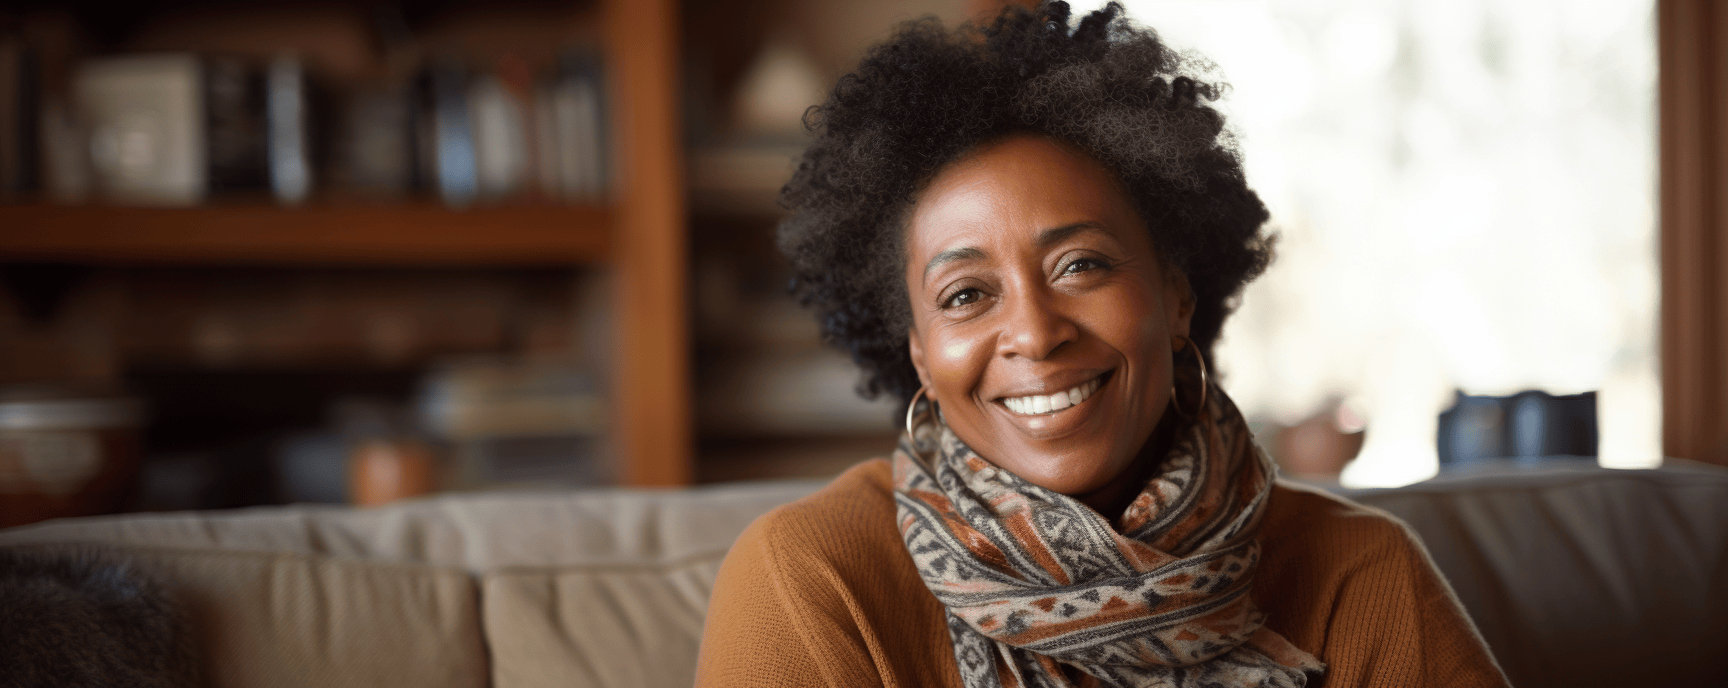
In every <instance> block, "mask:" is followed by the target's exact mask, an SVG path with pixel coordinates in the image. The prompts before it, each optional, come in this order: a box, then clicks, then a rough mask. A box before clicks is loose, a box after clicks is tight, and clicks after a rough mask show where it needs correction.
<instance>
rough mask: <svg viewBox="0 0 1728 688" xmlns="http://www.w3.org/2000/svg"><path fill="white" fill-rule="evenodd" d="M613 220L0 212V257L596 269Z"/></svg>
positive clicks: (560, 215) (494, 213)
mask: <svg viewBox="0 0 1728 688" xmlns="http://www.w3.org/2000/svg"><path fill="white" fill-rule="evenodd" d="M611 225H612V221H611V213H610V212H609V211H607V210H603V209H597V208H565V207H554V206H521V207H496V208H476V209H469V210H451V209H449V208H446V207H444V206H441V205H437V204H433V203H424V204H415V205H370V206H342V205H330V206H316V205H315V206H308V207H301V208H281V207H275V206H270V205H224V206H214V207H200V208H127V207H109V206H60V205H18V206H0V260H67V261H77V262H95V263H127V264H135V263H155V264H208V263H219V264H268V265H292V264H362V265H456V266H492V265H499V266H530V265H568V264H598V263H604V262H605V261H606V260H607V259H608V258H609V257H610V252H609V248H610V245H611Z"/></svg>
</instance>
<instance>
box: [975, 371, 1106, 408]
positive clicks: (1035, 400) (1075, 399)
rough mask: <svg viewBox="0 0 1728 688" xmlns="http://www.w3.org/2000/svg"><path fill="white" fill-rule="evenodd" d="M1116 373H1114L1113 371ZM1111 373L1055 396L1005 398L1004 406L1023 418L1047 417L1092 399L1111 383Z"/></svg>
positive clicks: (1003, 400)
mask: <svg viewBox="0 0 1728 688" xmlns="http://www.w3.org/2000/svg"><path fill="white" fill-rule="evenodd" d="M1112 372H1114V371H1112ZM1109 379H1110V373H1109V372H1106V373H1104V374H1103V375H1099V376H1098V377H1095V378H1092V379H1090V380H1087V381H1085V382H1082V383H1080V384H1078V385H1075V386H1074V387H1072V388H1070V389H1068V390H1066V391H1062V392H1057V393H1055V394H1035V395H1032V396H1025V397H1004V398H1003V399H1002V405H1003V406H1006V407H1008V410H1009V411H1013V412H1014V413H1015V414H1018V415H1022V416H1046V415H1050V414H1053V413H1056V412H1058V411H1065V410H1067V409H1070V408H1073V407H1075V406H1079V405H1080V404H1081V402H1084V401H1086V400H1087V399H1090V398H1091V397H1092V394H1093V393H1094V392H1097V391H1098V388H1099V387H1102V386H1104V383H1105V382H1107V381H1109Z"/></svg>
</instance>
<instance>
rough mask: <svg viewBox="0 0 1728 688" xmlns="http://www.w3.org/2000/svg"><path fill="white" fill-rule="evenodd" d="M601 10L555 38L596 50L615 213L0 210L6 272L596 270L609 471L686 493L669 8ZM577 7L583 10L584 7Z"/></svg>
mask: <svg viewBox="0 0 1728 688" xmlns="http://www.w3.org/2000/svg"><path fill="white" fill-rule="evenodd" d="M478 4H480V3H476V5H478ZM598 4H599V7H598V12H597V13H589V12H586V11H584V12H580V13H578V14H579V15H580V17H582V18H583V20H585V21H589V22H593V21H595V20H597V22H598V26H595V25H593V24H586V25H583V24H580V23H578V24H576V25H559V26H555V27H553V29H551V31H553V33H554V34H557V35H562V34H558V32H567V33H568V34H569V36H570V37H572V38H584V37H592V36H593V35H594V34H595V33H598V35H599V38H600V44H601V46H602V49H603V51H604V63H605V66H606V70H607V72H608V74H607V77H608V79H609V81H610V95H611V103H610V107H611V112H610V122H611V127H612V131H611V136H612V152H613V155H614V157H613V167H614V176H613V184H614V187H615V200H614V201H613V203H612V204H611V205H610V206H609V207H606V208H569V207H556V206H519V207H508V206H506V207H479V208H472V209H466V210H454V209H450V208H446V207H444V206H441V205H438V204H435V203H419V204H395V205H389V204H381V205H376V206H371V205H354V204H341V203H335V202H332V203H326V204H319V203H312V204H309V205H307V206H304V207H294V208H288V207H280V206H276V205H273V204H270V203H269V202H267V201H260V202H257V203H253V204H245V203H238V204H213V205H208V206H204V207H197V208H172V209H170V208H128V207H107V206H55V205H47V204H28V205H12V206H0V261H30V260H45V261H63V262H72V263H95V264H102V263H108V264H114V263H134V264H135V263H145V264H162V265H245V264H291V265H292V264H299V265H318V264H350V265H359V266H368V265H371V266H403V265H427V266H493V265H495V266H544V265H578V264H581V265H590V266H594V267H597V268H601V269H604V270H606V271H607V272H608V273H609V274H610V276H611V282H612V286H611V290H612V292H613V293H614V294H615V298H614V305H613V311H614V314H613V318H614V319H613V323H614V329H615V335H614V336H615V337H616V339H615V341H616V344H615V345H614V347H613V348H614V354H613V357H614V358H613V370H612V371H610V373H611V374H610V380H609V383H610V387H611V390H612V398H611V400H610V405H611V413H610V418H611V421H612V428H611V433H610V435H611V437H610V442H609V443H610V445H611V447H612V448H613V454H614V455H615V456H616V457H617V460H618V465H617V466H616V469H617V470H616V471H614V473H615V475H617V476H618V480H619V482H620V483H621V484H624V485H632V486H670V485H685V484H689V483H690V482H691V480H692V476H693V473H694V466H693V453H694V440H693V429H692V414H691V400H690V397H691V389H690V388H691V382H690V362H689V351H690V342H689V326H688V324H687V322H686V319H687V313H688V307H687V304H686V303H685V301H686V282H687V276H686V272H687V265H686V264H687V252H688V249H687V247H686V241H687V239H686V216H685V201H684V196H685V193H684V181H683V179H684V173H683V150H682V146H681V144H680V141H681V137H680V126H681V124H680V119H679V106H678V92H679V83H680V82H679V74H678V65H679V62H680V60H679V55H678V52H679V41H678V4H677V3H675V2H674V1H673V0H601V2H600V3H598ZM236 5H238V3H236ZM571 5H572V6H573V7H576V8H578V9H581V6H582V5H583V3H581V2H580V1H579V0H571ZM194 28H195V27H194ZM529 28H534V27H529ZM540 28H544V27H540ZM188 30H189V31H190V30H191V29H188ZM194 33H196V31H194ZM541 33H544V31H542V32H541ZM176 35H178V34H176ZM505 35H509V34H508V33H507V34H505ZM536 35H538V34H536ZM196 37H197V36H194V38H196ZM188 40H190V39H188ZM155 47H158V48H159V47H160V46H155ZM175 47H178V48H179V49H195V48H193V47H187V46H179V45H176V46H175Z"/></svg>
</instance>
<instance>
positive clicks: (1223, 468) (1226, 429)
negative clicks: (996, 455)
mask: <svg viewBox="0 0 1728 688" xmlns="http://www.w3.org/2000/svg"><path fill="white" fill-rule="evenodd" d="M1206 399H1207V400H1208V401H1207V404H1206V407H1207V408H1205V409H1204V412H1203V413H1201V414H1200V415H1199V416H1197V417H1195V418H1193V419H1190V420H1188V421H1187V422H1185V423H1184V424H1183V427H1182V428H1181V429H1180V430H1178V433H1177V438H1176V441H1175V442H1174V443H1173V446H1172V448H1171V450H1170V453H1169V455H1168V456H1167V457H1166V458H1165V460H1164V463H1163V464H1162V466H1161V467H1160V469H1159V470H1158V473H1157V475H1155V476H1153V477H1152V478H1151V479H1150V480H1149V481H1148V482H1147V483H1146V485H1145V487H1144V488H1143V489H1142V490H1141V492H1140V494H1139V496H1137V497H1136V498H1135V499H1134V501H1133V502H1132V503H1131V504H1130V505H1129V506H1128V508H1127V509H1126V510H1125V511H1124V512H1123V514H1122V519H1121V524H1122V530H1121V531H1120V532H1118V531H1117V530H1116V528H1114V527H1112V525H1111V522H1110V521H1109V520H1108V519H1106V518H1104V517H1103V516H1102V515H1100V514H1099V513H1098V512H1097V511H1094V510H1093V509H1092V508H1091V507H1088V506H1086V505H1084V504H1082V503H1080V501H1079V500H1076V499H1074V498H1072V497H1069V496H1067V495H1063V494H1060V493H1057V492H1054V491H1051V490H1047V489H1044V488H1041V487H1038V486H1037V485H1033V484H1031V483H1029V482H1027V481H1025V480H1023V479H1021V478H1020V477H1019V476H1016V475H1014V474H1013V473H1011V472H1009V471H1006V470H1003V469H1001V468H998V467H996V466H995V465H993V464H991V463H990V462H989V461H987V460H985V459H984V458H983V457H980V456H978V454H977V453H976V452H974V451H972V449H971V448H970V447H968V446H966V444H965V443H964V442H962V441H961V440H960V438H959V437H957V436H955V435H954V432H953V431H952V430H950V429H948V427H947V424H946V423H943V422H942V421H941V419H940V417H939V416H940V414H931V413H925V412H924V410H923V409H920V411H919V413H918V414H917V415H918V417H920V418H923V419H924V420H923V421H922V422H920V423H918V424H916V425H914V427H913V430H912V433H911V435H910V436H906V437H902V438H901V440H900V446H899V449H898V450H897V451H895V453H894V481H895V501H896V505H897V511H898V519H899V527H900V534H901V537H902V539H904V541H905V543H906V549H907V551H908V552H910V553H911V555H912V559H913V561H914V562H915V563H916V564H917V566H918V573H919V574H920V575H921V576H922V577H923V579H924V583H925V585H926V586H928V587H929V589H930V592H931V593H932V594H934V595H935V596H936V599H937V600H939V601H940V602H941V603H942V605H943V606H944V607H946V609H947V620H948V631H949V636H950V638H951V639H952V640H953V642H954V656H955V660H956V663H957V664H958V665H959V667H960V677H961V680H962V684H963V685H965V686H966V687H967V688H984V687H986V686H990V687H994V686H1025V687H1028V688H1033V687H1037V688H1042V687H1045V686H1051V687H1054V686H1071V685H1101V686H1123V687H1127V686H1170V687H1181V686H1277V687H1291V688H1295V687H1299V686H1304V685H1306V684H1307V681H1308V678H1309V676H1310V675H1319V674H1320V673H1322V672H1324V670H1325V666H1324V665H1323V664H1321V663H1320V661H1319V660H1318V659H1316V658H1315V657H1314V656H1313V655H1311V654H1309V653H1307V652H1304V651H1303V650H1301V649H1300V648H1298V647H1296V646H1295V645H1293V644H1291V643H1290V641H1288V640H1286V639H1285V638H1284V637H1283V636H1281V635H1279V634H1278V633H1277V632H1275V631H1273V630H1271V629H1269V628H1267V627H1266V626H1265V624H1264V620H1265V618H1264V615H1262V614H1261V613H1260V612H1259V611H1258V610H1256V609H1255V608H1254V603H1253V601H1252V600H1251V599H1250V596H1249V594H1248V591H1249V587H1250V584H1251V583H1252V582H1253V578H1254V570H1255V567H1256V565H1257V564H1258V563H1259V560H1260V543H1259V540H1258V539H1257V533H1258V529H1259V523H1260V515H1261V513H1262V511H1263V509H1264V507H1265V505H1266V499H1267V496H1268V495H1269V494H1271V489H1272V479H1273V474H1274V470H1275V469H1274V468H1273V464H1272V462H1271V460H1270V459H1269V458H1267V456H1266V454H1265V452H1263V451H1261V450H1260V448H1259V447H1258V446H1257V445H1255V443H1254V440H1253V437H1252V435H1251V434H1250V432H1249V431H1248V424H1247V422H1246V421H1245V420H1244V419H1243V418H1242V414H1241V413H1240V412H1239V411H1237V409H1236V406H1235V404H1233V403H1231V402H1230V400H1229V399H1228V398H1227V397H1226V396H1225V395H1224V393H1223V391H1222V390H1220V389H1218V388H1217V387H1215V386H1214V387H1211V388H1210V389H1209V390H1208V392H1207V394H1206ZM1064 664H1065V665H1069V666H1072V667H1074V668H1075V669H1077V670H1078V672H1079V673H1077V674H1072V675H1071V674H1069V673H1065V672H1064V670H1063V667H1062V666H1061V665H1064ZM1071 679H1072V680H1071ZM1076 681H1077V683H1076Z"/></svg>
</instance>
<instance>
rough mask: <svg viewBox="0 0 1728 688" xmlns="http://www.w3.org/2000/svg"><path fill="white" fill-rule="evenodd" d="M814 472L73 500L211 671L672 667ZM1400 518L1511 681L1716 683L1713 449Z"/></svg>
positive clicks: (630, 679) (19, 538)
mask: <svg viewBox="0 0 1728 688" xmlns="http://www.w3.org/2000/svg"><path fill="white" fill-rule="evenodd" d="M819 485H820V483H819V482H811V481H799V482H784V483H754V484H740V485H731V486H722V487H709V488H699V489H694V490H685V491H637V490H606V491H589V492H575V493H539V494H534V493H530V494H509V495H486V494H481V495H463V496H446V497H439V498H434V499H428V500H422V501H415V502H408V503H399V504H394V505H390V506H387V507H382V508H377V509H346V508H339V507H312V506H294V507H280V508H263V509H250V510H241V511H231V512H204V513H179V514H145V515H132V516H122V517H103V518H92V519H72V520H65V521H56V522H49V523H44V524H38V525H35V526H26V527H23V528H15V529H12V530H7V531H0V545H26V544H32V543H34V544H35V545H37V546H41V545H43V544H45V543H67V542H79V543H97V544H103V545H105V546H108V547H112V548H116V549H118V550H121V551H123V552H125V553H127V554H129V555H131V556H133V557H134V558H135V559H137V560H138V561H139V563H140V565H141V566H142V567H143V568H145V569H146V570H149V571H152V572H153V573H154V574H156V575H157V576H158V577H159V578H161V579H162V581H163V582H164V583H166V584H167V585H168V586H169V587H170V588H171V589H173V590H175V591H177V592H178V593H180V594H181V596H182V598H183V599H184V600H185V601H186V603H187V605H188V607H189V608H190V609H191V610H192V612H193V614H194V617H195V620H196V621H197V625H198V627H199V628H200V631H201V632H202V633H204V634H205V636H206V637H205V646H206V647H207V648H208V649H209V650H210V659H211V662H212V673H213V675H214V676H215V677H216V679H217V681H216V683H215V685H217V686H224V687H226V686H247V687H250V686H299V685H318V686H397V685H400V686H463V687H466V686H485V685H496V686H499V687H500V688H520V687H530V686H553V685H557V686H601V687H607V688H610V687H615V686H616V687H622V686H631V687H635V686H688V685H690V683H691V680H692V678H693V676H694V670H695V658H696V650H697V646H698V643H699V641H700V637H701V630H702V622H703V615H704V612H705V610H706V607H707V600H708V595H709V592H710V590H711V588H712V584H713V581H714V575H715V573H716V571H717V570H718V567H719V563H720V560H721V558H722V557H724V555H725V552H726V549H727V548H728V547H729V546H730V545H731V543H732V541H733V540H734V539H735V538H736V537H737V535H738V534H739V533H740V532H742V531H743V529H744V527H745V526H746V525H748V524H749V522H750V521H751V520H753V519H754V518H755V517H756V516H758V515H760V514H762V513H764V512H766V511H767V510H769V509H771V508H773V507H774V506H776V505H779V504H782V503H785V502H788V501H791V500H793V499H797V498H798V497H801V496H803V495H805V494H808V493H809V492H811V491H813V490H815V489H816V488H817V487H819ZM1350 496H1352V497H1353V498H1355V499H1357V500H1359V501H1362V502H1364V503H1366V504H1369V505H1371V506H1376V507H1379V508H1382V509H1385V510H1387V511H1389V512H1391V513H1392V514H1394V515H1396V516H1399V517H1400V518H1403V519H1404V520H1406V521H1408V522H1409V523H1410V524H1411V525H1412V526H1413V527H1414V528H1415V529H1416V531H1417V532H1418V533H1420V534H1421V536H1422V538H1423V540H1424V541H1425V543H1426V544H1427V546H1428V548H1429V550H1430V551H1431V552H1432V554H1433V556H1434V559H1435V562H1436V564H1437V565H1438V566H1439V567H1440V569H1441V570H1442V571H1443V572H1444V573H1445V574H1446V576H1447V578H1448V579H1449V580H1450V581H1451V583H1452V585H1453V587H1454V588H1455V589H1456V590H1457V591H1458V595H1459V598H1460V600H1461V601H1462V602H1463V603H1464V605H1465V607H1466V608H1467V609H1469V610H1470V612H1471V615H1472V616H1473V617H1474V618H1475V619H1476V620H1477V623H1478V625H1479V626H1480V627H1481V628H1482V631H1483V635H1484V637H1485V638H1486V639H1487V641H1488V643H1489V645H1490V646H1491V647H1492V648H1493V649H1494V651H1495V654H1496V656H1497V657H1498V658H1499V659H1500V661H1501V663H1502V665H1503V666H1505V668H1506V669H1507V671H1508V673H1509V674H1510V675H1511V677H1512V679H1513V682H1514V685H1519V686H1525V687H1530V686H1547V685H1554V686H1560V685H1566V686H1588V685H1658V684H1660V685H1728V680H1724V679H1728V665H1725V664H1724V662H1728V653H1723V652H1722V650H1723V649H1728V469H1720V468H1715V467H1704V466H1697V465H1687V464H1684V463H1681V462H1676V463H1673V464H1671V465H1670V466H1667V467H1664V468H1663V469H1661V470H1655V471H1607V470H1603V469H1597V468H1569V467H1565V466H1564V465H1563V466H1562V467H1558V468H1556V467H1548V468H1544V469H1542V470H1538V471H1499V472H1496V471H1493V470H1486V471H1478V472H1475V473H1471V474H1462V475H1451V476H1446V477H1442V478H1440V479H1436V480H1433V481H1429V482H1426V483H1421V484H1418V485H1414V486H1410V487H1405V488H1399V489H1396V490H1371V491H1360V492H1353V493H1351V495H1350Z"/></svg>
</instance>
